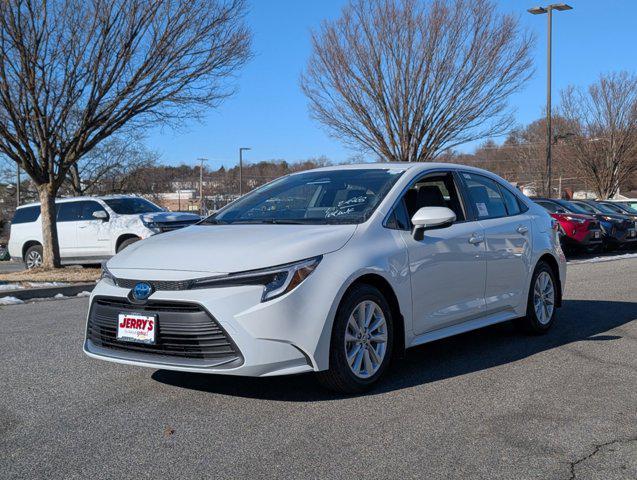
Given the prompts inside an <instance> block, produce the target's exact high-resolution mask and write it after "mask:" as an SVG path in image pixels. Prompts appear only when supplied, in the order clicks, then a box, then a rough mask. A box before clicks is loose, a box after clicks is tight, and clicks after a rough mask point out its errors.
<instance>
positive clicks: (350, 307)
mask: <svg viewBox="0 0 637 480" xmlns="http://www.w3.org/2000/svg"><path fill="white" fill-rule="evenodd" d="M393 339H394V329H393V321H392V315H391V309H390V308H389V304H388V303H387V300H386V299H385V297H384V296H383V294H382V293H381V292H380V291H379V290H378V289H377V288H375V287H372V286H371V285H357V286H355V287H354V288H352V289H351V290H350V291H349V292H348V293H347V294H346V296H345V297H344V298H343V300H342V302H341V305H340V306H339V308H338V311H337V313H336V318H335V319H334V326H333V329H332V338H331V343H330V368H329V370H326V371H324V372H319V373H318V374H317V377H318V380H319V382H320V383H321V384H322V385H323V386H324V387H326V388H328V389H330V390H334V391H337V392H341V393H359V392H363V391H365V390H367V389H369V388H371V387H372V386H373V385H374V384H375V383H376V382H378V380H379V379H380V378H381V376H382V375H383V373H384V372H385V370H386V369H387V366H388V365H389V361H390V359H391V354H392V347H393Z"/></svg>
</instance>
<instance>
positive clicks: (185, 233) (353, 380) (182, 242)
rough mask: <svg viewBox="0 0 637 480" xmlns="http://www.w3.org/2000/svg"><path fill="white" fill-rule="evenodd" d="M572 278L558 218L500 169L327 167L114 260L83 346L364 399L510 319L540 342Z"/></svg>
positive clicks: (128, 358)
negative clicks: (448, 344) (419, 351)
mask: <svg viewBox="0 0 637 480" xmlns="http://www.w3.org/2000/svg"><path fill="white" fill-rule="evenodd" d="M565 275H566V263H565V258H564V254H563V253H562V250H561V249H560V242H559V239H558V234H557V230H556V227H555V224H554V222H553V221H552V219H551V217H550V216H549V214H548V213H547V212H546V211H545V210H544V209H543V208H542V207H540V206H537V205H535V204H534V203H533V202H532V201H530V200H529V199H528V198H526V197H525V196H523V195H522V194H520V193H519V192H518V191H517V190H515V189H514V188H512V187H511V186H510V185H509V184H508V183H507V182H506V181H504V180H502V179H501V178H500V177H498V176H496V175H494V174H492V173H489V172H486V171H484V170H479V169H476V168H471V167H465V166H461V165H450V164H436V163H422V164H362V165H351V166H338V167H329V168H321V169H317V170H310V171H306V172H302V173H296V174H293V175H288V176H286V177H283V178H280V179H278V180H275V181H274V182H271V183H269V184H267V185H265V186H263V187H261V188H259V189H257V190H254V191H253V192H251V193H249V194H248V195H246V196H244V197H242V198H241V199H239V200H237V201H235V202H234V203H232V204H230V205H228V206H227V207H225V208H223V209H222V210H220V211H219V212H217V213H216V214H215V215H213V216H211V217H209V218H207V219H206V220H204V221H203V222H202V223H200V224H198V225H194V226H191V227H187V228H184V229H182V230H178V231H175V232H170V233H165V234H161V235H156V236H153V237H150V238H149V239H147V240H143V241H141V242H138V243H136V244H134V245H131V246H130V247H128V248H127V249H126V250H124V251H123V252H121V253H119V254H118V255H116V256H115V257H113V258H112V259H111V260H109V262H108V263H107V264H106V265H105V267H104V273H103V276H102V279H101V281H100V282H99V283H98V284H97V287H96V288H95V290H94V291H93V293H92V295H91V299H90V309H89V313H88V322H87V329H86V341H85V344H84V351H85V352H86V353H87V354H88V355H90V356H92V357H95V358H100V359H104V360H110V361H114V362H120V363H128V364H134V365H140V366H146V367H153V368H164V369H172V370H182V371H189V372H203V373H215V374H228V375H250V376H270V375H285V374H295V373H301V372H318V373H317V377H318V378H319V380H320V381H321V382H322V383H323V384H325V385H326V386H328V387H330V388H332V389H336V390H340V391H344V392H357V391H361V390H364V389H365V388H368V387H369V386H371V385H372V384H374V383H375V382H377V381H378V379H379V378H380V377H381V376H382V375H383V372H384V371H385V370H386V368H387V365H388V364H389V362H390V360H391V358H392V357H393V356H395V355H397V354H398V355H399V354H400V353H401V352H403V351H404V350H405V349H406V348H410V347H413V346H416V345H421V344H424V343H427V342H431V341H433V340H438V339H440V338H444V337H448V336H451V335H456V334H459V333H462V332H466V331H468V330H473V329H476V328H481V327H484V326H486V325H491V324H495V323H498V322H504V321H507V320H515V321H516V322H517V323H518V324H519V325H520V326H522V327H524V329H526V330H527V331H529V332H533V333H542V332H546V331H547V330H548V329H549V328H550V327H551V325H552V324H553V322H554V320H555V315H556V307H559V305H560V302H561V298H562V290H563V285H564V281H565Z"/></svg>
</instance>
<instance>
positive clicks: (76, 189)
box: [60, 135, 159, 195]
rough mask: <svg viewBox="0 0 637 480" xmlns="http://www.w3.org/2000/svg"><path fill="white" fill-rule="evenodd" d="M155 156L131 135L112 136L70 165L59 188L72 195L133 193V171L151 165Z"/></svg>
mask: <svg viewBox="0 0 637 480" xmlns="http://www.w3.org/2000/svg"><path fill="white" fill-rule="evenodd" d="M158 158H159V157H158V155H157V154H156V153H155V152H152V151H150V150H149V149H148V148H146V146H145V145H144V144H143V143H142V141H141V139H139V138H135V136H134V135H126V136H124V137H120V136H113V137H111V138H108V139H106V140H104V141H103V142H102V143H100V144H99V145H97V146H96V147H95V148H94V149H92V150H91V151H90V152H88V153H87V154H86V155H85V156H83V157H82V158H81V159H80V160H79V161H77V162H76V163H74V164H73V165H72V166H71V168H70V169H69V174H68V176H67V181H66V182H64V183H63V184H62V187H61V188H60V191H61V192H63V194H64V193H67V192H68V193H69V194H71V195H98V194H108V193H125V192H134V191H135V187H136V186H135V185H134V182H132V181H131V180H132V173H133V172H136V171H137V170H139V169H140V168H142V167H151V166H154V165H155V164H156V161H157V159H158Z"/></svg>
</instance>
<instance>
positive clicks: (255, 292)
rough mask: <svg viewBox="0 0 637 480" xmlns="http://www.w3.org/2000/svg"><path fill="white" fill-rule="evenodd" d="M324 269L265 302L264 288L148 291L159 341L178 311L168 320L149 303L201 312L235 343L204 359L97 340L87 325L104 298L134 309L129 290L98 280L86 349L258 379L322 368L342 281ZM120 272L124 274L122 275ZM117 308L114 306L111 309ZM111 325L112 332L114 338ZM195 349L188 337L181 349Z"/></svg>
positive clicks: (102, 355) (121, 359)
mask: <svg viewBox="0 0 637 480" xmlns="http://www.w3.org/2000/svg"><path fill="white" fill-rule="evenodd" d="M322 267H324V265H320V266H319V267H318V268H317V270H316V271H315V272H313V273H312V275H310V276H309V277H308V278H307V279H306V280H305V281H304V282H303V283H302V284H301V285H299V286H298V287H297V288H296V289H295V290H293V291H291V292H290V293H288V294H286V295H283V296H282V297H279V298H276V299H274V300H271V301H268V302H261V294H262V291H263V287H260V286H251V285H243V286H233V287H223V288H211V289H196V290H179V291H157V292H155V293H153V294H152V295H151V297H150V298H149V300H148V310H147V312H148V314H152V315H157V322H158V324H159V330H158V343H161V342H162V325H166V324H167V323H168V324H170V326H171V328H173V329H174V327H175V325H176V323H178V322H179V321H180V319H179V315H177V314H172V313H170V314H169V315H170V316H169V317H167V315H168V314H167V313H166V312H162V311H161V310H160V311H156V310H155V309H154V308H153V305H156V304H157V305H159V304H162V305H171V304H176V303H179V304H184V305H190V306H192V307H194V308H198V309H199V311H200V312H203V313H202V314H201V315H205V316H206V317H200V318H204V319H206V318H207V320H206V321H207V322H210V321H212V322H214V324H215V325H217V326H218V328H219V332H222V333H223V336H225V338H226V339H227V343H228V344H229V345H232V346H233V347H234V352H230V353H231V355H230V356H227V357H225V358H224V357H223V355H220V356H218V357H215V356H214V355H213V356H210V357H208V358H203V357H205V356H203V357H202V356H201V355H200V354H199V353H200V352H199V351H198V350H197V349H195V350H192V349H191V350H188V352H190V353H188V352H186V353H185V354H183V355H175V354H174V353H175V352H172V353H171V354H166V352H156V351H148V350H147V349H144V348H142V349H127V348H125V347H126V345H127V344H124V347H122V345H118V344H115V345H113V344H112V342H113V339H112V338H111V339H109V340H108V341H107V342H106V343H104V342H102V343H100V342H99V341H96V340H95V338H94V332H92V330H91V329H92V328H93V327H92V325H93V324H94V322H95V319H94V317H95V312H96V306H97V305H98V302H100V301H101V299H104V298H108V299H115V300H117V301H118V302H119V303H120V305H121V310H122V311H121V313H132V312H135V311H136V310H135V308H134V307H133V306H131V305H132V304H131V303H130V301H129V300H128V294H129V293H130V290H129V289H127V288H121V287H118V286H115V285H113V284H111V283H110V282H107V281H101V282H99V283H98V285H97V286H96V288H95V289H94V291H93V293H92V295H91V303H90V305H91V308H90V309H89V315H88V319H87V336H86V339H85V342H84V352H85V353H86V354H87V355H89V356H91V357H94V358H99V359H102V360H107V361H112V362H118V363H125V364H132V365H139V366H146V367H152V368H165V369H170V370H180V371H188V372H202V373H215V374H227V375H245V376H257V377H259V376H273V375H284V374H295V373H302V372H310V371H317V370H321V369H323V368H325V366H326V365H327V363H328V359H327V358H323V357H325V354H324V353H321V352H326V351H327V350H328V349H327V348H324V347H325V343H324V342H328V344H329V338H330V337H329V332H331V321H330V319H331V317H332V315H333V313H332V304H331V300H333V299H334V298H335V296H336V293H337V289H338V286H340V285H341V284H340V283H339V282H336V281H335V278H333V276H332V275H331V274H330V271H329V269H328V268H322ZM114 273H115V272H114ZM117 276H118V277H122V278H126V277H125V275H122V272H119V274H118V275H117ZM151 280H152V279H151ZM321 298H328V299H330V302H327V301H326V302H321V301H320V299H321ZM129 306H131V309H132V310H131V309H129ZM119 309H120V307H117V309H116V311H114V312H113V314H115V313H117V312H119ZM183 318H184V320H183V321H184V323H185V324H187V323H189V322H190V320H187V319H186V317H185V316H184V317H183ZM162 322H164V323H162ZM166 322H167V323H166ZM113 328H114V327H111V329H112V331H111V337H114V330H113ZM173 332H174V330H173ZM171 340H175V339H174V338H172V339H171ZM216 340H220V338H216ZM109 342H111V343H110V344H109ZM115 342H116V341H115ZM328 344H327V345H328ZM128 345H130V344H128ZM193 346H196V345H194V344H193V343H192V342H190V343H188V345H187V346H186V347H187V348H190V347H193ZM173 347H174V346H173ZM193 351H194V355H193V354H192V352H193ZM222 353H223V352H222Z"/></svg>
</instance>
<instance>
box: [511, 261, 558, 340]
mask: <svg viewBox="0 0 637 480" xmlns="http://www.w3.org/2000/svg"><path fill="white" fill-rule="evenodd" d="M557 292H558V289H557V281H556V279H555V272H553V269H552V268H551V267H550V266H549V264H548V263H546V262H544V261H540V262H538V264H537V265H536V266H535V270H534V271H533V275H532V277H531V285H530V287H529V298H528V301H527V307H526V316H525V317H523V318H520V319H518V320H517V325H518V326H519V327H520V328H521V329H522V330H523V331H525V332H527V333H533V334H543V333H546V332H548V331H549V329H550V328H551V326H553V324H554V323H555V317H556V313H557V307H556V304H557ZM542 299H544V300H542ZM536 307H537V308H536Z"/></svg>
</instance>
